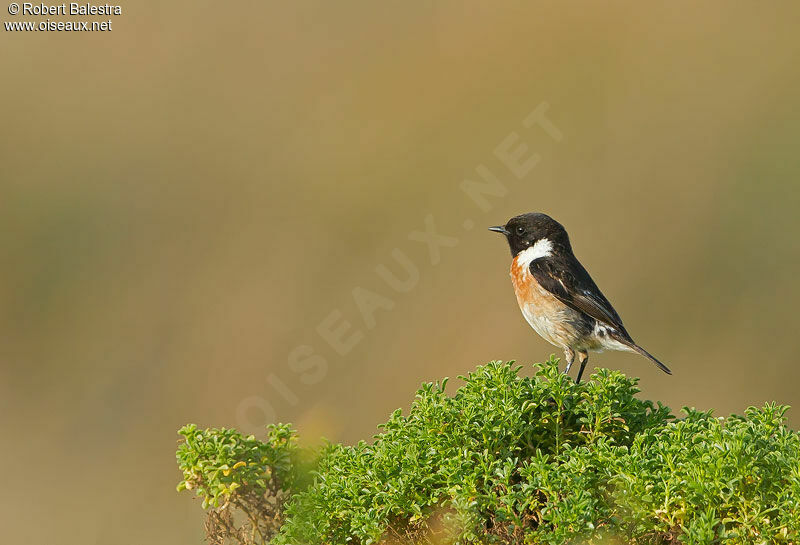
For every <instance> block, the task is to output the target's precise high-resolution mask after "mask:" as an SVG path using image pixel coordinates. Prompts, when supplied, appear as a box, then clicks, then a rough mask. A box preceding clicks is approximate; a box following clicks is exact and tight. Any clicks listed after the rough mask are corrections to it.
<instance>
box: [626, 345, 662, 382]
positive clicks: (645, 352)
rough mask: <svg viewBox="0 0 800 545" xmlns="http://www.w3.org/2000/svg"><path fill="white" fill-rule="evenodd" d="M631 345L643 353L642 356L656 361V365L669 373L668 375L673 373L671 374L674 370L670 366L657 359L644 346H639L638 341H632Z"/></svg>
mask: <svg viewBox="0 0 800 545" xmlns="http://www.w3.org/2000/svg"><path fill="white" fill-rule="evenodd" d="M629 346H630V347H631V348H632V349H633V350H634V351H636V352H638V353H639V354H641V355H642V356H644V357H645V358H647V359H648V360H650V361H652V362H653V363H655V364H656V367H658V368H659V369H661V370H662V371H664V372H665V373H666V374H668V375H671V374H672V371H670V370H669V367H667V366H666V365H664V364H663V363H661V362H660V361H658V360H657V359H656V358H655V357H654V356H653V355H652V354H650V352H648V351H647V350H645V349H644V348H642V347H641V346H639V345H638V344H636V343H634V342H632V343H630V345H629Z"/></svg>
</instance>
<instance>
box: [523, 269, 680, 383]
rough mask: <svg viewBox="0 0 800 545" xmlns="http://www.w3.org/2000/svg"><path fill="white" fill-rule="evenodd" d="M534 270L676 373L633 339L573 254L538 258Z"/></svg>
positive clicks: (542, 281)
mask: <svg viewBox="0 0 800 545" xmlns="http://www.w3.org/2000/svg"><path fill="white" fill-rule="evenodd" d="M530 271H531V274H532V275H533V277H534V278H535V279H536V281H537V282H539V285H540V286H542V288H544V289H546V290H547V291H549V292H550V293H552V294H553V295H555V297H556V299H558V300H559V301H561V302H562V303H564V304H565V305H567V306H568V307H570V308H572V309H574V310H577V311H578V312H582V313H584V314H586V315H587V316H590V317H592V318H594V319H595V320H597V321H598V322H600V323H601V324H604V325H606V326H609V327H610V329H611V331H609V334H610V335H611V337H613V338H614V339H616V340H618V341H620V342H621V343H623V344H626V345H628V346H630V347H631V348H632V349H633V350H635V351H636V352H638V353H639V354H641V355H642V356H644V357H646V358H647V359H649V360H650V361H652V362H653V363H654V364H656V365H657V366H658V368H659V369H661V370H662V371H664V372H665V373H667V374H668V375H671V374H672V371H670V370H669V368H668V367H667V366H666V365H664V364H663V363H661V362H660V361H658V360H657V359H656V358H655V357H654V356H653V355H651V354H650V353H649V352H648V351H647V350H645V349H644V348H642V347H641V346H639V345H638V344H636V343H635V342H634V341H633V339H632V338H631V336H630V335H629V334H628V332H627V331H626V330H625V326H624V325H622V319H621V318H620V317H619V314H617V311H616V310H614V307H612V306H611V303H609V302H608V299H606V297H605V295H603V292H601V291H600V288H598V287H597V284H595V283H594V280H592V277H591V276H589V273H588V272H586V269H584V268H583V265H581V264H580V263H579V262H578V260H577V259H575V258H574V257H572V256H568V257H555V256H553V257H548V258H545V259H537V260H535V261H533V262H531V265H530Z"/></svg>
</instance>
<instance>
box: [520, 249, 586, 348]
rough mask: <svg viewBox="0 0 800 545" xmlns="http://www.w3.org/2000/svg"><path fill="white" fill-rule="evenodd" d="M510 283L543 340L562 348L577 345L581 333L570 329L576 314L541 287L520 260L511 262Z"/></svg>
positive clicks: (531, 324) (527, 319)
mask: <svg viewBox="0 0 800 545" xmlns="http://www.w3.org/2000/svg"><path fill="white" fill-rule="evenodd" d="M511 281H512V283H513V284H514V293H515V294H516V296H517V303H519V308H520V310H521V311H522V315H523V316H524V317H525V320H526V321H527V322H528V323H529V324H530V326H531V327H532V328H533V329H534V330H535V331H536V332H537V333H538V334H539V335H541V337H542V338H543V339H544V340H546V341H547V342H549V343H551V344H553V345H555V346H560V347H562V348H563V347H567V346H571V345H573V344H575V343H576V341H577V338H578V332H577V331H576V330H575V329H574V328H573V327H571V322H572V321H574V319H575V314H576V313H575V311H574V310H572V309H570V308H569V307H568V306H567V305H565V304H564V303H562V302H561V301H559V300H558V299H557V298H556V297H555V296H554V295H553V294H552V293H550V292H549V291H547V290H546V289H544V288H543V287H542V286H540V285H539V283H538V282H537V281H536V279H535V278H534V277H533V275H531V273H530V271H528V268H527V266H526V265H524V264H520V263H519V262H518V260H517V258H514V261H512V262H511Z"/></svg>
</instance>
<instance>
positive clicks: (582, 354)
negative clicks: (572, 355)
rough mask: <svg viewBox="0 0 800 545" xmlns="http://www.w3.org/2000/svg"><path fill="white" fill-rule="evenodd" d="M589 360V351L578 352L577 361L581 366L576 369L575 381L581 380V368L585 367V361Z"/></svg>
mask: <svg viewBox="0 0 800 545" xmlns="http://www.w3.org/2000/svg"><path fill="white" fill-rule="evenodd" d="M587 361H589V353H588V352H583V351H582V352H578V363H580V364H581V368H580V369H578V379H577V380H576V381H575V383H576V384H577V383H579V382H580V381H581V377H582V376H583V370H584V369H586V362H587Z"/></svg>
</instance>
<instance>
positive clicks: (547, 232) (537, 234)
mask: <svg viewBox="0 0 800 545" xmlns="http://www.w3.org/2000/svg"><path fill="white" fill-rule="evenodd" d="M489 230H490V231H494V232H496V233H501V234H503V235H505V236H506V239H507V240H508V246H509V248H511V255H512V256H516V255H517V254H518V253H520V252H522V251H523V250H526V249H528V248H530V247H531V246H533V245H534V244H536V243H537V242H538V241H540V240H543V239H546V240H547V241H549V243H550V244H551V245H552V247H553V249H554V251H557V252H559V253H565V252H566V253H570V252H572V247H571V246H570V243H569V236H568V235H567V231H566V230H565V229H564V227H563V226H562V225H561V224H560V223H558V222H557V221H556V220H554V219H553V218H551V217H550V216H548V215H546V214H540V213H537V212H530V213H528V214H522V215H519V216H514V217H513V218H511V219H510V220H508V222H507V223H506V224H505V225H498V226H497V227H489Z"/></svg>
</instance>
